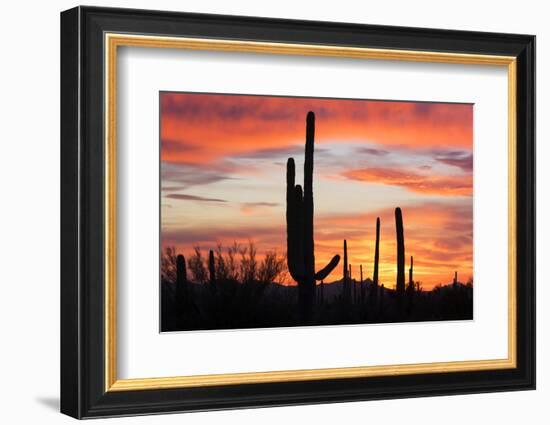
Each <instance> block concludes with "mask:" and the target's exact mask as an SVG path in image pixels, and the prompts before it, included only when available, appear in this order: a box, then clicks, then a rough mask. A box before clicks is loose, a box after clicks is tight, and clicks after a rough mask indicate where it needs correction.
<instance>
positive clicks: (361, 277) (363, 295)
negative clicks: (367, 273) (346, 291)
mask: <svg viewBox="0 0 550 425" xmlns="http://www.w3.org/2000/svg"><path fill="white" fill-rule="evenodd" d="M359 279H361V280H360V282H361V283H360V286H359V287H360V288H361V302H363V301H365V288H364V287H363V264H359Z"/></svg>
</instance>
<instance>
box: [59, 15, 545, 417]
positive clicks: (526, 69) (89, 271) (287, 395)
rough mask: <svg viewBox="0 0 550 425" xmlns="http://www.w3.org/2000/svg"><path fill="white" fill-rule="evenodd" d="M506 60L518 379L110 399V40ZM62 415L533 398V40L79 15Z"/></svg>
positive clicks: (64, 264)
mask: <svg viewBox="0 0 550 425" xmlns="http://www.w3.org/2000/svg"><path fill="white" fill-rule="evenodd" d="M106 32H117V33H139V34H155V35H167V36H178V37H180V36H185V37H201V38H216V39H232V40H258V41H265V42H275V43H308V44H318V45H331V46H347V47H369V48H383V49H400V50H422V51H433V52H450V53H476V54H486V55H507V56H514V57H516V58H517V105H516V106H517V112H516V113H517V127H516V128H517V170H516V175H517V258H516V261H517V311H516V314H517V338H516V342H517V351H516V352H517V367H516V368H514V369H502V370H483V371H470V372H450V373H429V374H425V373H423V374H414V375H401V376H383V377H369V378H346V379H326V380H311V381H300V382H271V383H260V384H246V385H226V386H209V387H193V388H172V389H156V390H141V391H117V392H106V391H105V373H104V371H105V360H104V358H105V357H104V354H105V342H104V332H105V326H104V313H105V311H104V309H105V304H104V297H105V293H104V285H103V281H104V270H105V264H104V261H105V260H104V258H105V256H104V232H103V231H102V229H104V226H105V219H104V213H103V211H104V176H105V164H104V155H105V152H104V146H103V143H102V140H103V135H104V114H103V113H104V105H105V98H104V91H103V87H104V84H105V81H104V78H105V77H104V70H103V64H104V53H105V52H104V49H105V46H104V34H105V33H106ZM61 195H62V196H61V412H62V413H65V414H67V415H70V416H73V417H75V418H92V417H106V416H120V415H137V414H152V413H163V412H184V411H203V410H218V409H232V408H244V407H259V406H281V405H296V404H312V403H328V402H343V401H354V400H374V399H386V398H404V397H418V396H436V395H451V394H466V393H482V392H493V391H512V390H529V389H534V388H535V37H534V36H531V35H518V34H499V33H480V32H469V31H450V30H433V29H419V28H406V27H390V26H373V25H356V24H348V23H329V22H313V21H296V20H284V19H264V18H254V17H239V16H220V15H203V14H190V13H176V12H161V11H145V10H131V9H110V8H96V7H76V8H74V9H70V10H67V11H65V12H62V13H61Z"/></svg>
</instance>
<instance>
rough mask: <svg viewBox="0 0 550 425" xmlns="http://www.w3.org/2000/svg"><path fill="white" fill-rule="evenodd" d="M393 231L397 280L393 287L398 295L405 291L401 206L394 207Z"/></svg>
mask: <svg viewBox="0 0 550 425" xmlns="http://www.w3.org/2000/svg"><path fill="white" fill-rule="evenodd" d="M395 231H396V235H397V282H396V284H395V289H396V291H397V294H398V295H399V296H402V295H403V293H404V292H405V237H404V235H403V215H402V213H401V208H399V207H397V208H396V209H395Z"/></svg>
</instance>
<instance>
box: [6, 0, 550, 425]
mask: <svg viewBox="0 0 550 425" xmlns="http://www.w3.org/2000/svg"><path fill="white" fill-rule="evenodd" d="M76 4H77V3H73V2H71V1H62V0H54V1H49V2H35V3H34V4H33V3H32V2H28V1H26V2H25V1H19V2H15V1H11V2H5V3H4V4H3V7H2V14H1V16H0V31H1V35H2V37H1V39H0V40H1V49H0V52H1V55H2V56H1V61H0V99H1V101H0V108H1V110H0V117H1V119H0V190H1V192H0V193H1V196H2V204H1V205H2V206H1V208H0V218H1V219H0V259H1V260H0V285H1V288H2V292H1V295H0V329H1V333H0V346H1V347H2V348H1V349H0V406H1V408H0V418H1V419H0V421H1V422H3V423H7V424H17V423H69V421H70V419H69V418H68V417H64V416H62V415H60V414H59V413H57V410H58V403H59V400H58V392H59V384H58V382H59V12H60V11H61V10H64V9H68V8H70V7H73V6H74V5H76ZM95 4H96V5H102V6H120V7H137V8H149V9H151V8H155V9H166V10H182V11H190V12H206V13H222V14H237V15H252V16H266V17H285V18H296V19H313V20H327V21H347V22H361V23H370V24H386V25H403V26H417V27H434V28H435V27H437V28H449V29H464V30H479V31H499V32H518V33H531V34H536V35H537V54H538V57H537V62H538V66H537V74H538V89H537V97H538V99H537V109H538V111H537V112H538V117H539V125H538V132H537V138H538V147H537V149H538V152H537V155H538V163H539V167H538V172H537V174H538V175H537V179H538V208H537V210H538V211H537V215H538V217H539V222H538V243H537V249H538V261H539V267H538V279H537V280H538V294H537V299H538V302H537V309H538V312H537V320H538V332H537V334H538V359H539V361H538V374H537V375H538V376H537V377H538V389H537V391H535V392H533V391H530V392H519V393H500V394H483V395H469V396H454V397H437V398H421V399H409V400H390V401H377V402H363V403H344V404H332V405H320V406H303V407H285V408H271V409H260V410H241V411H233V412H212V413H198V414H197V413H195V414H188V415H185V416H182V415H165V416H156V417H135V418H125V419H115V420H111V421H110V423H115V422H121V423H128V424H134V423H136V424H138V423H151V422H153V421H154V423H161V424H164V423H166V424H168V423H179V422H181V421H182V420H185V421H187V422H186V423H189V424H210V423H220V422H223V423H226V424H232V423H239V424H256V423H284V422H286V423H299V422H302V423H303V422H306V421H307V422H310V421H311V422H315V423H327V424H334V423H339V422H342V421H345V422H347V423H353V422H367V421H369V422H380V423H384V424H393V423H398V422H406V423H407V424H416V423H419V424H420V423H421V424H423V425H429V424H438V425H441V424H445V425H447V424H448V425H451V424H464V423H468V422H471V423H483V422H490V423H495V424H496V423H498V424H515V423H519V422H525V423H532V424H543V423H548V421H549V419H550V413H549V410H548V401H549V400H550V367H549V365H548V362H549V359H550V353H549V351H550V333H549V319H550V317H549V313H548V310H549V309H550V306H548V305H546V304H547V303H548V302H549V301H548V300H549V299H550V291H549V289H548V286H547V285H546V281H547V279H546V275H545V271H546V270H545V267H544V266H545V263H544V260H545V259H548V258H549V257H550V250H549V247H548V244H545V243H544V239H545V238H548V237H550V226H549V225H548V224H547V222H546V221H545V220H544V218H545V217H548V216H549V214H550V211H549V208H550V205H549V197H548V190H547V189H545V188H546V185H547V183H548V181H550V167H548V166H545V163H544V162H543V161H544V159H545V158H550V145H549V144H548V143H545V142H546V141H547V140H548V138H549V136H550V134H549V131H550V125H549V124H548V120H546V119H545V117H548V116H549V114H550V105H549V99H548V94H549V80H548V78H549V77H548V76H550V26H549V25H548V16H549V13H548V11H547V10H545V9H546V8H545V2H542V1H529V0H523V1H521V2H518V1H514V2H511V1H504V0H500V1H486V2H481V1H479V0H478V1H470V0H462V1H460V2H452V3H451V2H442V1H438V0H435V1H421V0H418V1H414V2H411V1H407V0H403V1H385V2H372V3H371V4H369V2H366V1H363V2H361V1H353V0H338V1H336V2H328V1H325V2H321V1H320V0H311V1H304V0H303V1H301V2H300V1H297V0H284V1H283V0H277V1H275V0H272V1H246V0H231V1H223V0H188V1H186V2H182V1H169V0H157V1H155V2H152V1H144V0H140V1H138V0H134V1H99V0H98V1H97V2H95ZM545 195H546V196H545Z"/></svg>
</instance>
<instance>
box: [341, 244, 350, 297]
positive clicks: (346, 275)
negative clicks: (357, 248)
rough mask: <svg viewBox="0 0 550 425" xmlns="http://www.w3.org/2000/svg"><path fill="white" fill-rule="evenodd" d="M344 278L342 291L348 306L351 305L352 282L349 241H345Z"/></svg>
mask: <svg viewBox="0 0 550 425" xmlns="http://www.w3.org/2000/svg"><path fill="white" fill-rule="evenodd" d="M342 272H343V273H342V274H343V275H344V276H343V279H344V280H343V282H342V290H343V300H344V302H345V303H346V304H349V303H350V302H351V281H350V272H349V265H348V241H347V240H345V239H344V266H343V270H342Z"/></svg>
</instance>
